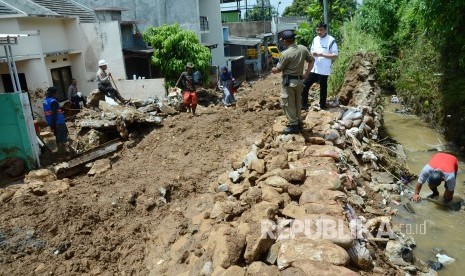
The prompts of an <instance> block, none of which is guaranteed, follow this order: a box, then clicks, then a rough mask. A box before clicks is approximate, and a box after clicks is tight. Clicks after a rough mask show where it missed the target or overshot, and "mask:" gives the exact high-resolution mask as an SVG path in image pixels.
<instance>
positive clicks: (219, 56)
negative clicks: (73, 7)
mask: <svg viewBox="0 0 465 276" xmlns="http://www.w3.org/2000/svg"><path fill="white" fill-rule="evenodd" d="M74 2H78V3H80V4H82V5H85V6H87V7H90V8H93V9H95V8H101V7H109V6H113V7H115V6H116V7H124V8H125V10H123V11H122V20H123V21H135V22H138V26H139V27H140V29H141V31H143V30H144V29H145V28H146V27H148V26H150V25H151V26H161V25H163V24H174V23H179V25H180V26H181V27H183V28H185V29H188V30H192V31H194V32H195V33H196V34H197V36H198V38H199V40H200V42H201V43H203V44H204V45H205V46H207V47H209V48H210V49H211V53H212V65H215V66H223V65H225V64H226V59H225V57H224V45H223V29H222V24H221V7H220V0H113V1H108V0H74Z"/></svg>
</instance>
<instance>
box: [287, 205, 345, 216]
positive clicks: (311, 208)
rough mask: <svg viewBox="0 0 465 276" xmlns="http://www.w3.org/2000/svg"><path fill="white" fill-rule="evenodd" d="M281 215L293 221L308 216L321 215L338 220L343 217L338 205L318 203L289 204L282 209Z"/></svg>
mask: <svg viewBox="0 0 465 276" xmlns="http://www.w3.org/2000/svg"><path fill="white" fill-rule="evenodd" d="M281 213H282V214H283V215H285V216H287V217H290V218H294V219H303V218H305V217H306V216H307V215H308V214H323V215H330V216H334V217H338V218H342V217H343V210H342V208H341V207H340V206H339V205H327V204H320V203H307V204H304V205H297V204H296V203H295V202H291V203H289V204H287V205H286V206H285V207H284V208H283V209H282V211H281Z"/></svg>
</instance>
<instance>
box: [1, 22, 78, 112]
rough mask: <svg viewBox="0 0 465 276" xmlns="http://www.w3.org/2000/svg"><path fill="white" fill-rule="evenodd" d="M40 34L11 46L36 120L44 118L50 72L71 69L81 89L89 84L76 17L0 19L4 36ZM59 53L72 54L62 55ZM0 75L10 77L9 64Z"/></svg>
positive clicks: (51, 83) (22, 38) (50, 84)
mask: <svg viewBox="0 0 465 276" xmlns="http://www.w3.org/2000/svg"><path fill="white" fill-rule="evenodd" d="M37 31H39V32H38V35H36V36H29V37H21V38H18V44H17V45H13V46H12V52H13V55H14V57H15V61H16V68H17V70H18V73H23V74H24V75H25V77H26V83H27V87H28V89H29V91H28V92H29V97H30V99H31V105H32V109H33V114H34V117H36V118H38V119H43V118H44V114H43V110H42V100H43V97H44V94H45V93H44V91H46V90H47V88H48V87H49V86H52V85H53V81H52V75H51V72H50V69H53V68H58V67H64V66H71V72H72V75H73V77H74V78H76V79H77V80H78V87H79V86H82V85H83V84H84V82H85V81H86V78H85V75H86V71H85V65H84V58H83V55H82V53H81V51H82V50H83V42H82V41H81V39H80V35H79V24H78V20H77V18H65V19H63V18H50V17H18V18H13V19H0V32H1V33H37ZM1 50H2V53H0V54H2V55H4V53H3V47H1ZM59 52H71V53H70V54H61V55H60V54H58V53H59ZM54 53H57V54H56V55H55V54H54ZM47 55H48V56H47ZM64 59H65V60H64ZM53 61H54V62H53ZM0 74H9V70H8V66H7V64H6V63H0ZM2 92H5V91H4V87H3V83H2V81H1V80H0V93H2Z"/></svg>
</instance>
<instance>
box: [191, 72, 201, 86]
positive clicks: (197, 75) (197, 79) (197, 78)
mask: <svg viewBox="0 0 465 276" xmlns="http://www.w3.org/2000/svg"><path fill="white" fill-rule="evenodd" d="M192 80H193V81H194V84H195V85H200V84H202V82H203V76H202V72H200V71H195V72H194V74H192Z"/></svg>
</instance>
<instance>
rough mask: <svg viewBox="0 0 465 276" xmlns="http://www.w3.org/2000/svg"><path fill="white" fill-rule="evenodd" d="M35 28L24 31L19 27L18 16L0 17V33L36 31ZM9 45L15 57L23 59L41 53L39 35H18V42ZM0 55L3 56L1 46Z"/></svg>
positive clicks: (3, 52)
mask: <svg viewBox="0 0 465 276" xmlns="http://www.w3.org/2000/svg"><path fill="white" fill-rule="evenodd" d="M37 29H38V28H37V27H35V28H34V29H31V30H26V31H24V30H23V29H22V28H20V22H19V19H18V18H8V19H0V33H3V34H17V33H36V31H34V30H37ZM11 47H12V51H13V55H14V56H15V58H21V59H24V58H28V57H38V55H40V54H42V53H43V52H42V43H41V41H40V37H39V36H30V37H20V38H18V44H17V45H12V46H11ZM0 56H5V51H4V50H3V47H0ZM19 56H21V57H19Z"/></svg>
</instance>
